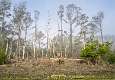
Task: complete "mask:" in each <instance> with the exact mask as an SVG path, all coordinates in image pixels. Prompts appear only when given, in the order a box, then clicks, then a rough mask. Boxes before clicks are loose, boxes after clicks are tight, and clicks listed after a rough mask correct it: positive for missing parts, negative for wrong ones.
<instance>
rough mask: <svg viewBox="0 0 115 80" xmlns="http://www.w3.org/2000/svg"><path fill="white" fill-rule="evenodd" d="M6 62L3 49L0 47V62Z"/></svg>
mask: <svg viewBox="0 0 115 80" xmlns="http://www.w3.org/2000/svg"><path fill="white" fill-rule="evenodd" d="M5 62H6V55H5V49H3V48H0V64H4V63H5Z"/></svg>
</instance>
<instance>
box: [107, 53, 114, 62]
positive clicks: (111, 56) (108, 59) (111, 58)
mask: <svg viewBox="0 0 115 80" xmlns="http://www.w3.org/2000/svg"><path fill="white" fill-rule="evenodd" d="M107 61H108V62H109V63H110V64H115V53H113V54H109V55H108V58H107Z"/></svg>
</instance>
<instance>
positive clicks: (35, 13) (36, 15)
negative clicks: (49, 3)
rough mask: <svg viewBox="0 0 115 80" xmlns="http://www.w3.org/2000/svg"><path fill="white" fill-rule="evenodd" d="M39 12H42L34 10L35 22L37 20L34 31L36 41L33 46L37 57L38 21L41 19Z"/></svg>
mask: <svg viewBox="0 0 115 80" xmlns="http://www.w3.org/2000/svg"><path fill="white" fill-rule="evenodd" d="M39 14H40V12H39V11H38V10H35V11H34V22H35V31H34V37H35V39H34V43H33V47H34V58H36V41H37V22H38V20H39Z"/></svg>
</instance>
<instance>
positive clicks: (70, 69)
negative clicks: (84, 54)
mask: <svg viewBox="0 0 115 80" xmlns="http://www.w3.org/2000/svg"><path fill="white" fill-rule="evenodd" d="M58 60H59V59H53V58H52V59H37V60H28V61H15V63H13V64H7V65H0V79H2V78H4V77H5V78H8V79H9V78H10V77H13V78H15V79H16V78H23V79H22V80H28V79H29V80H31V79H33V78H36V80H44V79H48V78H49V77H50V78H51V76H52V75H64V77H65V76H66V77H70V76H74V77H75V76H76V75H77V77H78V76H90V75H91V76H100V77H107V78H108V77H109V78H114V79H115V77H114V76H115V65H106V64H103V65H91V64H90V65H88V64H87V63H85V62H84V63H80V60H75V59H61V60H62V61H64V63H62V64H59V63H58ZM26 78H27V79H26ZM15 79H14V80H15ZM33 80H34V79H33ZM49 80H50V79H49ZM56 80H61V79H56ZM62 80H64V79H62ZM73 80H76V79H73Z"/></svg>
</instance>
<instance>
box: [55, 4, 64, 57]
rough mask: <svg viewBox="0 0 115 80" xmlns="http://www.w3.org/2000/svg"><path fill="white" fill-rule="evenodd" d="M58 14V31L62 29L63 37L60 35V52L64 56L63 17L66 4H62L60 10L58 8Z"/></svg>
mask: <svg viewBox="0 0 115 80" xmlns="http://www.w3.org/2000/svg"><path fill="white" fill-rule="evenodd" d="M57 13H58V16H59V19H60V29H59V30H58V31H60V33H61V37H60V53H61V57H62V52H63V26H62V21H63V17H64V6H63V5H60V6H59V10H58V12H57Z"/></svg>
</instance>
